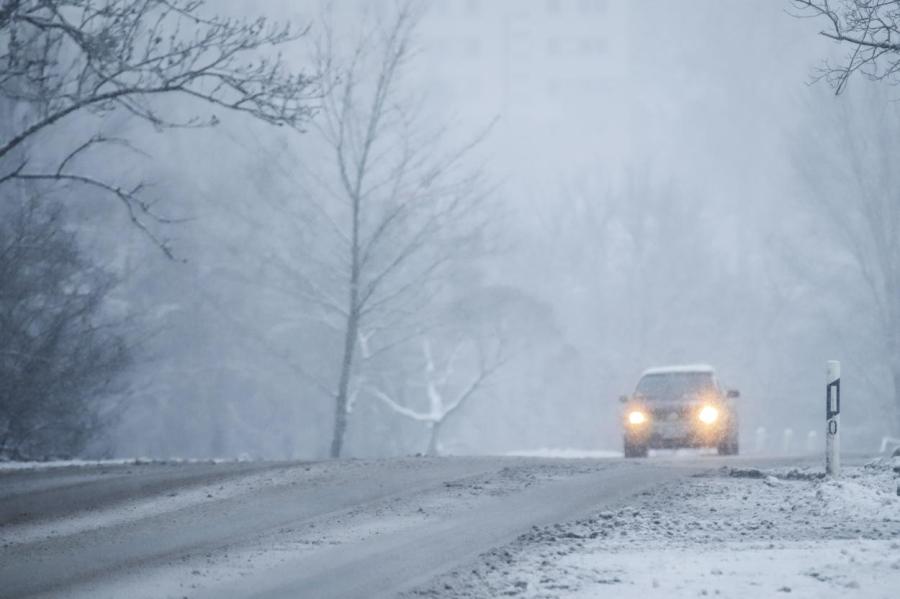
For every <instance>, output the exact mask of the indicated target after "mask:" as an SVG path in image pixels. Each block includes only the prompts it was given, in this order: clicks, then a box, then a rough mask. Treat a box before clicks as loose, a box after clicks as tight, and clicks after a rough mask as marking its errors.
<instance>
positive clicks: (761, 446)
mask: <svg viewBox="0 0 900 599" xmlns="http://www.w3.org/2000/svg"><path fill="white" fill-rule="evenodd" d="M767 436H768V433H767V432H766V427H764V426H761V427H759V428H758V429H756V453H763V452H765V451H766V437H767Z"/></svg>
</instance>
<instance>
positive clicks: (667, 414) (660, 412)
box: [650, 405, 690, 420]
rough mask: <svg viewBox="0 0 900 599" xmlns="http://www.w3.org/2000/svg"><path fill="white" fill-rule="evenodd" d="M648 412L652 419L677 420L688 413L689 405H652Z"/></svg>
mask: <svg viewBox="0 0 900 599" xmlns="http://www.w3.org/2000/svg"><path fill="white" fill-rule="evenodd" d="M650 413H651V414H652V415H653V419H654V420H678V419H681V418H685V417H687V416H689V415H690V407H689V406H683V405H674V406H654V407H653V408H652V409H651V410H650Z"/></svg>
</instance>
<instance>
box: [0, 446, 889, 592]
mask: <svg viewBox="0 0 900 599" xmlns="http://www.w3.org/2000/svg"><path fill="white" fill-rule="evenodd" d="M796 462H797V460H774V461H771V460H770V461H768V462H765V463H764V462H760V461H759V460H750V459H746V458H731V459H725V458H717V457H715V456H696V457H670V458H666V457H662V458H655V459H650V460H638V461H625V460H621V459H605V460H598V459H585V460H577V459H570V460H565V459H537V458H526V457H505V458H443V459H431V458H406V459H394V460H376V461H363V460H347V461H340V462H315V463H285V464H259V463H230V464H203V463H194V464H118V465H102V466H82V467H77V468H54V469H46V470H34V471H30V470H17V471H9V472H0V523H2V525H0V581H2V585H0V597H23V596H66V597H126V596H127V597H245V596H254V597H316V598H326V597H367V598H368V597H393V596H397V594H399V593H402V592H411V593H416V594H425V595H430V596H444V595H447V596H465V597H492V596H495V595H496V594H498V593H501V592H506V591H510V590H511V591H513V594H525V593H526V592H528V593H531V591H533V590H534V589H537V588H540V587H539V585H538V581H531V580H524V581H523V580H518V579H513V578H514V577H515V576H517V575H518V574H517V572H520V571H521V570H520V569H519V570H517V569H516V568H512V569H509V568H502V569H500V570H499V572H501V574H498V575H497V576H495V577H494V578H491V577H490V576H487V575H485V574H484V573H483V572H482V570H481V568H487V567H490V566H491V564H495V561H494V558H493V557H491V556H495V557H496V555H502V554H498V553H497V552H506V553H508V554H509V555H510V556H513V555H515V556H517V557H516V560H518V561H516V562H515V563H516V564H518V565H522V566H523V567H524V568H526V569H529V570H531V571H534V572H535V573H536V572H538V571H540V570H541V567H539V566H540V564H541V563H542V562H541V561H538V562H537V564H535V563H533V562H532V561H529V560H531V559H532V558H533V556H534V555H539V553H529V552H533V551H538V550H539V549H540V550H542V549H546V548H547V546H548V543H547V542H546V541H547V539H548V538H549V537H547V536H546V535H545V534H544V533H542V532H541V531H547V530H557V529H556V528H553V527H554V526H557V525H559V526H560V527H562V528H559V529H558V530H561V531H564V532H563V533H562V534H560V535H558V538H557V537H553V543H561V544H562V545H561V546H562V547H564V548H565V551H564V552H563V553H560V554H559V559H556V558H554V560H553V561H554V567H555V565H556V562H557V561H558V562H559V567H560V568H563V570H560V571H554V570H553V568H547V567H544V568H543V569H544V570H547V572H548V576H550V578H551V579H553V580H555V579H556V578H559V579H560V580H567V579H566V576H568V575H567V574H565V571H566V570H565V568H568V567H570V566H565V565H564V562H565V560H570V559H575V558H574V557H572V555H576V556H580V555H582V554H584V555H590V552H591V551H596V550H598V549H597V548H596V547H594V546H593V545H590V544H586V545H584V547H583V548H584V549H585V551H581V548H580V547H579V546H578V545H577V544H576V545H572V544H571V543H570V542H575V541H576V540H577V539H579V538H580V537H579V536H571V537H570V536H567V535H566V534H565V531H568V529H567V528H565V527H566V526H568V527H572V526H583V524H565V523H567V522H568V523H572V522H581V523H583V522H586V521H591V520H590V519H591V518H594V519H596V518H597V517H598V516H597V514H598V513H601V512H604V513H605V511H609V513H619V512H617V511H616V510H622V509H626V508H625V506H628V505H634V504H635V502H640V501H643V502H656V503H653V505H654V506H655V508H654V510H655V511H656V512H660V511H661V510H662V511H665V510H669V511H672V512H673V514H679V515H677V516H673V518H675V519H676V520H678V518H681V516H682V515H683V514H682V513H681V512H677V510H678V509H682V508H680V507H678V506H675V507H671V508H667V507H666V505H667V504H668V503H670V502H668V501H667V497H666V496H667V494H670V493H672V492H676V493H689V492H690V491H688V490H687V489H693V488H695V487H696V486H697V485H714V484H715V483H713V482H710V481H716V480H719V478H721V477H715V476H711V477H710V476H707V477H704V478H697V477H696V476H692V475H700V474H706V475H714V474H715V473H716V472H720V470H719V469H720V468H722V467H735V468H737V467H740V468H748V467H752V466H760V467H771V466H779V465H780V466H787V465H790V464H792V463H796ZM728 480H729V481H731V482H733V481H732V479H730V478H729V479H728ZM734 480H739V479H734ZM743 482H745V483H746V482H747V481H743ZM755 482H756V483H757V484H762V483H759V481H755ZM772 484H773V485H775V484H777V483H772ZM679 485H682V486H679ZM684 485H687V486H684ZM764 486H765V485H764ZM766 488H767V489H768V488H770V487H769V486H766ZM771 488H775V487H774V486H773V487H771ZM673 489H675V490H676V491H673ZM679 489H680V490H679ZM661 494H662V495H661ZM714 496H715V494H713V497H714ZM711 500H712V499H711ZM648 505H650V504H649V503H648ZM664 508H665V509H664ZM889 508H890V506H888V508H886V509H889ZM648 510H649V508H648ZM654 510H649V511H648V513H650V512H652V511H654ZM617 517H619V516H617ZM885 517H887V516H885ZM585 519H587V520H585ZM888 519H890V518H888ZM632 525H641V526H643V528H641V526H637V528H633V526H632ZM648 526H650V525H647V523H646V522H643V520H640V521H639V520H634V521H633V522H629V525H628V526H625V527H623V528H622V530H626V531H631V532H632V533H633V534H634V535H635V536H634V538H635V539H638V538H640V531H641V530H644V529H646V528H647V527H648ZM573 530H574V529H573ZM673 530H675V532H676V533H677V534H679V535H681V534H682V532H680V531H679V530H677V529H673ZM569 532H571V531H569ZM624 534H629V533H627V532H626V533H624ZM542 535H543V536H542ZM599 535H600V533H598V535H597V536H599ZM551 536H552V535H551ZM688 536H689V537H690V536H691V535H688ZM691 538H693V537H691ZM738 540H740V539H738ZM725 541H728V539H726V540H725ZM725 541H723V542H725ZM551 545H552V544H551ZM572 547H576V548H578V550H577V551H573V550H572ZM535 548H538V549H535ZM664 548H665V547H664ZM632 549H633V550H634V551H636V552H638V553H636V554H635V555H638V554H639V553H640V551H643V549H641V548H639V547H637V546H634V547H632ZM785 549H786V550H791V549H792V548H791V547H786V548H785ZM599 550H602V547H600V549H599ZM801 550H802V548H801ZM492 552H493V553H492ZM676 553H677V549H676ZM615 555H616V559H619V560H625V561H626V562H627V561H628V555H629V554H628V552H627V551H626V550H625V549H623V550H621V551H617V552H616V554H615ZM673 555H674V554H673ZM564 558H565V559H564ZM586 559H589V558H586ZM636 559H637V557H635V560H636ZM658 559H659V560H660V563H661V564H665V563H666V555H664V554H662V553H661V554H660V556H658ZM542 560H543V561H546V560H544V559H543V558H542ZM511 563H512V562H511ZM623 567H624V566H623ZM461 572H468V573H470V574H466V575H464V576H463V575H461V574H460V573H461ZM473 572H474V573H475V574H472V573H473ZM503 572H506V574H502V573H503ZM510 572H512V574H510ZM554 572H555V573H554ZM473 576H474V577H475V578H472V577H473ZM510 576H512V577H513V578H510ZM448 577H451V578H448ZM615 577H616V575H612V576H611V578H615ZM545 578H546V577H545ZM619 578H621V576H620V575H619ZM522 583H525V586H522ZM548 584H549V583H548ZM517 585H518V586H517ZM560 585H561V586H560V588H558V589H557V590H556V591H553V587H552V585H550V586H548V585H544V586H545V587H547V588H545V589H543V591H541V592H543V593H544V594H533V593H532V594H529V595H527V596H534V597H538V596H540V597H544V596H569V593H570V591H571V592H575V591H576V589H581V588H582V587H583V586H584V585H581V586H579V585H573V584H571V582H561V583H560ZM478 589H481V590H483V591H484V593H483V594H479V591H478ZM529 589H530V591H529ZM494 591H496V592H494ZM573 596H574V595H573ZM584 596H590V592H588V594H587V595H584Z"/></svg>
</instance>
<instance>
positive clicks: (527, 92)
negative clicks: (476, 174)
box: [79, 0, 897, 458]
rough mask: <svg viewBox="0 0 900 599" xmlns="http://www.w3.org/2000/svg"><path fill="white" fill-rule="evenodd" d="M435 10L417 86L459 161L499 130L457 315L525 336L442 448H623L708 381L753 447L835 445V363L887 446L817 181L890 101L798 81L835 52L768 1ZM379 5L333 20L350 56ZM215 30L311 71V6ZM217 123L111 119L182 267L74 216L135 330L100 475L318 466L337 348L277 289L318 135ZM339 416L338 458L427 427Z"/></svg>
mask: <svg viewBox="0 0 900 599" xmlns="http://www.w3.org/2000/svg"><path fill="white" fill-rule="evenodd" d="M427 4H428V10H427V11H426V13H425V15H424V16H423V18H422V21H421V24H420V27H419V29H418V32H417V37H416V42H417V47H418V48H419V53H418V54H417V56H416V58H415V62H414V63H413V68H412V69H411V70H410V72H409V73H408V74H407V75H406V77H405V79H404V85H405V86H408V89H409V90H413V91H414V92H415V93H416V94H419V95H420V96H421V99H422V105H423V107H424V110H425V111H426V112H427V114H428V115H430V117H429V118H433V119H435V121H437V120H443V121H447V122H449V123H451V127H450V137H451V138H452V139H454V140H466V139H471V138H473V137H474V136H477V135H479V134H481V133H482V132H484V131H485V130H486V129H488V128H489V132H488V135H487V137H486V138H485V140H484V141H483V143H482V144H481V145H480V146H479V147H478V148H477V150H476V152H475V154H474V155H473V157H472V158H471V160H472V161H474V162H477V163H478V164H479V165H481V166H482V167H483V169H484V171H485V173H486V175H487V178H488V179H489V181H490V182H491V187H492V189H493V192H492V193H491V194H490V196H489V198H490V200H489V201H490V203H491V205H492V209H493V214H494V215H495V216H494V217H493V219H492V223H491V228H490V229H489V231H490V235H489V237H490V239H489V240H488V241H491V242H492V243H490V244H489V245H491V251H490V252H486V253H484V254H482V255H481V257H479V258H478V259H473V260H472V261H470V262H469V263H468V264H467V265H466V268H465V269H462V270H460V271H457V274H456V277H455V278H454V279H453V285H452V291H451V292H450V293H451V294H452V295H453V296H454V297H455V298H456V300H458V301H460V302H463V303H466V302H471V305H473V306H475V307H476V308H477V310H476V311H478V312H479V313H481V314H484V315H487V314H493V313H494V312H496V313H498V314H500V315H501V316H502V317H503V318H506V320H505V322H507V325H506V326H508V327H509V330H510V331H511V333H510V334H511V335H513V336H514V337H515V338H516V339H517V345H516V351H515V352H514V354H513V356H512V358H511V359H510V361H509V362H508V363H507V364H506V365H505V366H504V368H503V369H501V370H500V371H499V372H498V374H497V375H496V376H495V377H494V378H493V379H492V380H491V382H490V384H489V385H488V386H486V387H485V388H484V389H482V390H481V391H480V392H479V393H478V394H477V396H475V397H473V398H472V400H471V401H470V402H469V403H467V404H466V405H465V407H464V408H463V409H462V410H461V411H460V412H458V413H456V414H454V415H453V417H452V419H450V420H449V421H448V423H447V425H446V427H445V430H444V431H443V436H442V439H441V441H442V445H443V451H444V452H447V453H488V452H489V453H495V452H506V451H511V450H521V449H534V448H540V447H559V448H562V447H576V448H582V449H605V448H609V449H617V448H619V446H620V443H621V433H620V424H619V416H618V410H619V404H618V402H617V397H618V396H619V395H621V394H625V393H628V392H630V391H631V390H632V389H633V387H634V384H635V383H636V382H637V377H638V376H639V374H640V372H641V371H642V370H643V369H645V368H647V367H650V366H656V365H662V364H670V363H693V362H708V363H711V364H713V365H714V366H715V367H716V368H717V369H718V371H719V375H720V378H721V379H722V380H723V381H724V382H725V384H726V385H727V386H729V387H733V388H738V389H740V391H741V393H742V396H741V398H740V400H739V401H740V404H741V418H742V421H741V425H742V436H743V446H744V448H746V449H752V448H753V438H754V434H755V433H754V431H755V430H756V429H757V427H760V426H764V427H766V428H767V429H768V430H769V434H770V440H769V446H770V449H773V450H774V449H778V448H780V444H781V439H782V431H783V429H785V428H791V429H793V431H794V433H795V441H794V443H795V445H794V447H792V449H795V450H800V449H802V448H803V446H804V443H805V438H806V434H807V431H810V430H815V431H817V432H819V431H820V429H821V428H822V403H823V402H822V395H823V378H824V363H825V360H827V359H840V360H842V362H843V365H844V372H843V378H844V412H843V415H844V433H845V443H846V445H847V446H849V447H851V448H859V449H874V448H875V447H876V446H877V443H878V442H879V441H880V439H881V436H882V435H884V434H888V433H891V432H892V431H895V430H896V424H895V423H896V422H897V420H896V414H895V411H894V408H893V407H892V405H893V404H892V394H893V386H892V382H891V379H890V375H889V371H888V370H887V360H886V358H888V357H889V356H887V357H886V355H885V349H884V346H883V344H882V342H881V338H880V336H879V331H878V325H877V323H876V322H875V321H874V320H872V318H871V314H872V305H871V303H869V301H868V300H867V297H866V295H865V293H864V292H861V291H860V286H861V282H860V281H859V280H858V276H857V273H855V272H854V270H853V269H852V268H850V267H848V260H847V258H846V256H845V251H844V249H843V246H841V245H840V244H839V243H838V242H837V237H836V233H835V228H834V227H833V221H832V220H829V219H827V218H822V208H821V206H822V204H821V202H820V197H819V196H820V195H821V193H822V187H821V186H816V185H811V184H810V174H809V173H810V169H812V171H813V173H814V175H813V176H814V177H816V176H818V175H820V176H818V179H819V180H820V182H821V181H822V180H826V178H827V176H829V175H834V174H835V172H836V171H835V169H834V168H833V166H829V162H828V156H837V155H836V152H838V150H839V148H840V147H841V144H842V142H841V141H840V140H832V139H831V138H829V137H827V135H825V134H823V131H825V132H828V131H830V130H833V127H832V126H831V125H830V124H829V122H830V121H829V119H831V118H833V115H834V114H836V111H840V110H845V111H850V112H851V113H852V114H855V115H858V116H859V118H861V119H863V120H865V119H866V118H867V115H870V114H872V113H873V110H872V108H871V107H872V106H873V105H875V106H878V107H879V110H883V111H888V112H891V114H894V113H895V112H896V104H895V103H894V102H893V98H892V97H891V94H892V93H893V92H894V91H895V90H893V89H891V88H883V89H881V90H880V91H878V90H875V89H874V88H875V85H874V84H871V83H868V82H865V81H862V80H860V81H857V82H855V85H853V86H851V88H850V90H849V91H848V92H847V93H846V94H845V95H843V96H840V97H837V98H836V97H835V96H834V95H833V93H832V91H831V90H830V89H829V88H828V87H827V86H826V85H824V84H816V85H811V84H810V83H811V80H812V76H813V69H814V68H815V67H816V66H817V65H819V64H820V62H821V60H822V59H823V58H825V57H827V56H829V53H831V52H833V51H834V49H833V47H832V46H831V45H830V44H829V43H827V41H826V40H824V39H822V38H821V37H819V36H817V35H816V34H817V32H818V30H819V27H820V25H819V24H818V23H815V22H812V21H809V20H800V19H796V18H792V17H791V16H790V15H789V14H788V12H787V10H788V9H789V6H788V4H787V3H785V2H781V1H779V0H768V1H764V2H749V1H741V0H730V1H723V0H690V1H686V2H669V1H665V0H657V1H650V0H639V1H632V0H629V1H625V0H620V1H615V0H492V1H487V0H480V1H479V0H434V1H432V2H430V3H427ZM390 7H391V3H389V2H384V3H382V2H365V1H356V0H338V1H336V2H335V3H334V6H333V19H334V23H335V26H336V32H337V35H338V37H340V36H345V37H346V38H351V37H352V36H353V35H355V32H357V31H359V29H360V28H361V27H362V28H364V27H366V25H365V24H366V23H370V22H373V20H375V21H377V19H378V18H379V15H384V14H387V13H388V12H389V11H390ZM209 8H215V9H216V10H217V11H218V10H221V11H226V12H227V13H229V14H233V15H235V16H243V15H246V16H252V15H255V14H258V13H259V12H260V11H265V13H266V14H268V15H270V16H272V17H273V18H289V19H292V20H294V21H297V22H300V23H309V24H310V26H311V29H310V33H309V35H308V36H307V38H308V39H307V40H305V41H303V40H301V42H299V43H297V44H295V45H294V46H292V48H293V51H295V52H296V54H295V55H294V54H291V55H290V56H289V58H290V60H291V61H292V62H293V61H296V64H297V65H298V66H305V65H310V66H312V62H311V56H312V51H311V45H312V41H313V40H314V39H315V37H316V35H318V34H319V33H320V32H321V29H320V22H319V20H318V19H319V15H320V9H319V4H318V3H315V2H300V1H294V0H290V1H289V0H280V1H279V0H270V1H267V2H265V3H255V2H253V3H251V2H243V1H239V0H227V1H226V0H217V1H216V2H215V3H214V4H211V6H210V7H209ZM873 98H874V99H873ZM872 103H874V104H872ZM173 108H174V109H175V110H180V109H181V108H180V107H178V106H174V107H173ZM184 110H186V111H187V110H189V107H185V108H184ZM892 111H893V112H892ZM218 116H219V117H220V118H221V119H222V124H221V125H220V126H218V127H216V128H213V129H206V130H185V131H175V132H166V133H165V134H162V133H159V132H156V131H154V130H153V129H152V128H151V127H149V126H147V125H144V124H141V123H135V122H133V121H126V120H123V121H122V123H121V128H122V129H123V130H124V131H127V132H128V134H129V135H131V136H133V137H134V138H135V139H137V140H138V141H137V145H138V146H140V147H141V148H142V149H143V150H144V151H145V152H146V154H147V156H146V158H143V159H138V158H124V157H121V156H110V157H109V162H108V165H107V168H108V169H110V172H117V173H120V174H122V175H123V176H127V175H128V173H132V172H139V173H140V174H141V175H142V176H144V177H145V178H148V179H150V180H151V181H153V182H154V183H155V186H156V187H155V189H154V193H155V194H156V196H157V197H159V198H161V201H160V204H159V209H160V210H162V211H164V212H165V213H166V214H169V215H172V216H176V217H184V218H186V219H188V220H187V221H186V222H183V223H180V224H176V225H170V226H166V227H165V228H164V234H165V235H166V236H167V237H169V238H171V239H172V240H173V247H174V249H175V251H176V254H177V256H178V257H179V258H183V259H184V260H185V262H184V263H180V262H175V261H171V260H169V259H167V258H165V257H164V256H163V255H162V254H161V252H159V250H158V249H157V248H156V247H153V246H152V244H149V243H147V241H146V239H145V238H144V237H143V236H142V235H141V234H139V232H137V231H135V230H133V229H132V228H129V227H128V226H125V221H124V215H122V214H118V213H117V212H116V211H115V210H110V208H109V205H108V203H104V202H102V201H97V202H85V203H84V204H83V205H82V206H81V207H80V208H79V218H80V225H79V226H80V230H81V231H82V239H83V242H84V243H85V244H86V245H87V246H88V247H89V248H91V249H92V250H91V251H92V252H93V253H94V254H95V255H96V256H98V257H99V258H100V259H101V260H102V261H103V262H104V263H105V264H107V265H108V266H109V267H110V268H112V269H113V270H115V271H116V272H117V273H118V274H119V276H120V278H121V282H120V284H119V286H118V287H117V288H116V290H115V294H114V295H115V302H114V303H113V304H112V305H111V306H110V308H109V309H110V311H111V312H115V313H117V314H122V315H126V314H130V315H132V316H131V322H132V323H133V325H132V326H133V327H134V339H135V340H136V346H135V347H136V352H137V354H136V355H137V359H136V360H135V364H134V366H133V367H132V369H131V371H130V372H129V374H128V377H127V381H126V382H125V383H124V384H123V389H122V391H121V393H120V394H119V397H120V399H121V400H123V402H124V403H123V404H122V406H120V408H119V409H118V410H117V411H116V415H117V421H116V424H115V425H114V427H113V428H112V429H111V431H110V433H109V435H108V436H107V438H106V439H105V440H104V441H103V442H102V443H99V444H97V445H96V446H95V447H94V448H93V449H92V450H91V451H93V452H94V453H95V454H98V455H99V454H106V455H110V454H114V455H125V456H138V455H139V456H152V457H172V456H196V457H205V456H239V455H242V454H246V455H249V456H251V457H259V458H300V457H304V458H311V457H321V456H323V455H326V454H327V450H328V443H329V442H330V438H331V426H332V417H333V416H332V414H333V410H334V408H333V400H332V398H331V397H329V396H328V395H327V394H326V393H325V392H323V391H322V390H321V389H319V388H317V386H316V385H315V384H313V383H312V382H311V381H310V380H309V377H308V376H306V375H307V374H309V373H313V376H315V377H316V378H317V379H318V380H321V381H326V382H328V384H332V383H331V381H333V380H334V377H335V376H336V375H335V372H334V370H333V368H332V367H331V363H332V362H333V360H332V359H331V358H330V355H331V353H332V352H334V351H336V347H337V345H336V343H335V342H334V339H333V336H332V335H331V334H330V333H329V332H328V331H326V330H325V329H323V328H322V327H321V326H318V325H316V324H315V323H310V322H309V321H307V320H304V319H303V315H304V314H308V313H309V310H310V308H309V306H308V305H306V304H304V302H303V301H301V300H299V299H297V298H294V299H291V298H290V297H289V296H286V295H285V294H281V293H279V292H278V291H277V288H278V286H279V283H281V282H283V280H282V275H280V274H279V271H278V270H277V269H276V268H273V267H272V264H273V261H272V257H273V256H275V255H281V254H284V255H290V256H293V257H294V258H295V259H298V260H302V259H303V257H304V256H305V255H306V254H305V253H304V252H307V253H308V252H309V251H310V249H309V247H308V246H307V245H304V244H302V243H300V241H301V238H302V237H303V236H302V235H300V234H298V233H297V231H296V230H294V229H293V228H292V227H291V226H290V224H289V220H290V219H286V218H285V213H284V211H283V209H282V208H281V206H282V202H284V201H287V199H290V201H292V202H295V204H292V205H297V204H296V202H299V203H300V204H299V205H301V206H302V205H303V204H302V203H303V201H304V198H305V197H306V196H305V195H304V194H309V193H310V192H309V187H308V186H307V185H306V183H308V182H309V180H308V177H306V175H304V173H305V172H306V170H305V169H306V168H307V167H309V166H310V165H315V164H316V163H317V161H318V160H321V159H323V157H324V156H325V154H324V153H323V152H324V150H323V149H322V147H321V146H320V145H318V144H317V143H316V141H315V131H314V128H311V129H310V131H309V133H308V134H307V135H305V136H303V137H300V136H297V135H296V134H291V133H287V132H284V131H282V130H279V129H277V128H272V127H267V126H266V125H263V124H260V123H256V122H252V121H250V120H249V119H242V118H240V117H234V116H229V115H227V114H220V115H218ZM895 116H896V115H895V114H894V116H893V117H891V118H894V117H895ZM105 126H106V128H107V129H109V128H113V127H114V126H115V122H114V121H111V122H108V123H107V124H106V125H105ZM831 148H835V149H834V151H833V152H832V150H831ZM813 150H815V152H820V153H821V156H819V157H814V156H813V155H812V151H813ZM835 162H836V163H838V164H839V163H840V162H841V160H840V158H839V157H835ZM810 165H812V166H810ZM837 185H838V183H834V184H833V185H832V184H831V183H826V184H825V188H826V189H837V188H838V187H837ZM301 212H302V210H301ZM117 219H121V221H122V222H121V223H118V221H117ZM119 224H121V225H122V226H118V225H119ZM326 251H327V250H326ZM491 298H501V299H499V300H497V301H494V300H491ZM501 300H502V301H501ZM482 305H484V306H488V307H486V308H484V309H483V310H482V309H481V308H479V306H482ZM492 310H493V311H494V312H492ZM485 318H487V316H485ZM398 372H399V371H398ZM404 372H405V371H404ZM398 376H399V375H398ZM409 376H414V374H410V375H409ZM409 401H410V402H412V404H414V403H415V402H416V401H419V400H417V399H416V398H414V397H413V398H411V399H410V400H409ZM351 416H352V417H351V419H350V423H349V430H348V438H347V453H348V454H349V455H356V456H362V455H395V454H407V453H415V452H419V451H424V450H425V447H426V445H427V442H428V434H427V431H426V430H425V429H424V427H423V426H422V424H421V423H419V422H415V421H412V420H409V419H406V418H403V417H401V416H400V415H398V414H396V413H394V412H392V411H391V410H389V409H388V408H387V407H386V406H385V405H384V404H383V403H382V402H379V401H378V400H377V399H376V398H374V397H372V396H371V395H368V394H366V393H365V392H362V393H361V394H360V396H359V397H358V399H357V402H356V405H355V408H354V411H353V413H352V415H351ZM821 439H822V435H821V432H819V441H821Z"/></svg>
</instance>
